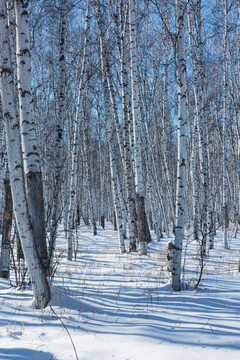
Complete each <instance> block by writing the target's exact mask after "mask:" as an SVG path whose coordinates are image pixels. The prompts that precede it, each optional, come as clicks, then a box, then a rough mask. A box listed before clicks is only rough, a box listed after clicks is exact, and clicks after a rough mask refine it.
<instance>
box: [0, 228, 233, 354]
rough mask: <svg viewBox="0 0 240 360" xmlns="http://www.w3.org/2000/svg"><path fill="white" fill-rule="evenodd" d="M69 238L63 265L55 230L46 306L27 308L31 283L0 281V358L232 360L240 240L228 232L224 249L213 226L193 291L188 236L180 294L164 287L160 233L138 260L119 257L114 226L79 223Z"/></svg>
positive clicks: (193, 260)
mask: <svg viewBox="0 0 240 360" xmlns="http://www.w3.org/2000/svg"><path fill="white" fill-rule="evenodd" d="M75 235H76V237H77V238H78V252H77V256H76V261H73V262H71V263H70V262H68V261H67V260H66V259H65V253H66V251H65V249H66V246H65V240H64V233H63V232H60V233H59V237H58V241H57V254H56V255H57V257H56V258H57V260H56V273H55V277H54V279H53V281H52V283H51V287H52V300H51V302H50V305H51V306H48V307H47V308H46V309H44V310H42V311H41V310H35V309H33V308H32V306H31V302H32V292H31V289H30V288H27V289H25V290H17V289H16V288H14V287H13V286H11V285H10V281H9V280H3V279H1V280H0V360H2V359H4V360H10V359H12V360H30V359H35V360H36V359H37V360H50V359H53V360H54V359H56V360H70V359H79V360H110V359H111V360H146V359H151V360H159V359H164V360H178V359H180V360H198V359H201V360H202V359H204V360H208V359H210V360H215V359H217V360H226V359H228V360H238V359H239V358H240V341H239V339H240V274H239V273H238V266H239V250H240V239H239V238H237V239H235V238H233V236H232V235H233V234H231V232H230V250H223V249H222V240H221V239H222V233H221V232H220V231H219V232H218V233H217V236H216V242H215V249H214V250H211V253H210V256H209V257H208V258H207V259H206V260H205V262H204V271H203V277H202V280H201V283H200V285H199V287H198V289H195V284H196V283H197V281H198V277H199V270H200V264H199V260H198V258H197V256H196V254H197V244H196V242H195V241H191V234H189V236H188V237H187V238H186V241H185V245H184V258H183V264H184V283H185V289H184V290H183V291H181V292H173V291H172V290H171V286H170V285H169V280H170V276H169V273H168V272H167V263H166V254H167V242H168V239H163V240H162V241H161V242H160V243H157V242H156V240H154V239H155V238H154V236H153V238H154V239H153V242H152V243H151V244H150V245H149V252H148V255H147V256H143V257H139V256H138V255H137V254H136V253H126V254H124V255H119V251H118V240H117V232H116V231H114V230H113V227H112V225H109V224H108V227H107V228H106V229H105V230H102V229H99V230H98V235H97V236H95V237H94V236H92V234H91V228H86V227H83V228H81V229H79V231H78V233H77V234H75ZM126 245H127V242H126ZM58 263H59V264H58ZM11 277H12V279H11V280H12V283H14V273H13V274H12V275H11Z"/></svg>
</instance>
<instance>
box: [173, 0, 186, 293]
mask: <svg viewBox="0 0 240 360" xmlns="http://www.w3.org/2000/svg"><path fill="white" fill-rule="evenodd" d="M175 5H176V27H177V40H176V79H177V85H178V157H177V191H176V222H175V239H174V244H173V246H174V249H173V251H172V288H173V290H174V291H180V290H181V259H182V243H183V238H184V213H185V183H186V161H187V159H186V155H187V154H186V50H185V29H184V7H185V5H186V4H185V1H184V0H176V2H175Z"/></svg>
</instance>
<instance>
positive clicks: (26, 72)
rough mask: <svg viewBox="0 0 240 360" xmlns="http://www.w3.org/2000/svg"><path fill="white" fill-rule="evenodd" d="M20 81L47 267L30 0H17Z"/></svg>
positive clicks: (31, 188)
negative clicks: (33, 89)
mask: <svg viewBox="0 0 240 360" xmlns="http://www.w3.org/2000/svg"><path fill="white" fill-rule="evenodd" d="M15 13H16V53H17V81H18V95H19V117H20V131H21V137H22V151H23V165H24V174H25V183H26V192H27V200H28V209H29V214H30V218H31V223H32V228H33V235H34V238H35V241H36V244H37V247H38V252H39V256H40V259H41V261H42V263H43V266H44V268H46V267H47V257H48V254H47V243H46V232H45V219H44V202H43V187H42V174H41V169H40V159H39V153H38V148H37V139H36V125H35V121H34V110H33V98H32V89H31V53H30V34H29V18H28V1H26V0H16V1H15Z"/></svg>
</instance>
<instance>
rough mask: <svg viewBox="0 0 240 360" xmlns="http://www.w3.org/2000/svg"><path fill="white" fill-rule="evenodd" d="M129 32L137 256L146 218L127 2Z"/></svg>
mask: <svg viewBox="0 0 240 360" xmlns="http://www.w3.org/2000/svg"><path fill="white" fill-rule="evenodd" d="M129 31H130V71H131V94H132V116H133V135H134V171H135V192H136V213H137V232H138V246H139V248H138V254H139V255H146V254H147V241H146V239H147V235H146V223H145V221H146V216H145V199H144V185H143V166H142V154H141V150H142V149H141V138H140V123H139V122H140V107H139V92H138V91H139V90H138V57H137V40H136V39H137V36H136V15H135V2H134V0H129Z"/></svg>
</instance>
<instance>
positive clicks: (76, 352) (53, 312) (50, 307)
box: [50, 305, 79, 360]
mask: <svg viewBox="0 0 240 360" xmlns="http://www.w3.org/2000/svg"><path fill="white" fill-rule="evenodd" d="M50 309H51V310H52V312H53V313H54V315H55V316H56V317H57V318H58V320H59V321H60V323H61V324H62V326H63V327H64V329H65V330H66V332H67V333H68V336H69V338H70V340H71V342H72V346H73V349H74V352H75V356H76V359H77V360H79V359H78V355H77V350H76V347H75V345H74V342H73V339H72V337H71V334H70V332H69V331H68V328H67V327H66V325H65V324H64V322H63V321H62V319H61V318H60V317H59V316H58V315H57V314H56V312H55V311H54V310H53V308H52V306H51V305H50Z"/></svg>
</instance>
